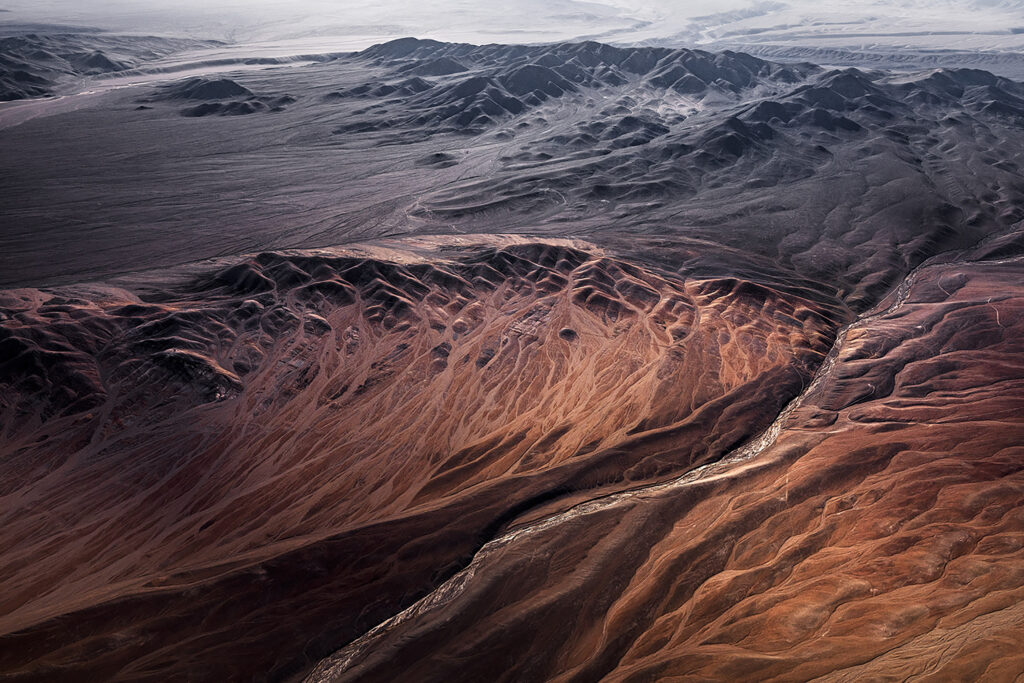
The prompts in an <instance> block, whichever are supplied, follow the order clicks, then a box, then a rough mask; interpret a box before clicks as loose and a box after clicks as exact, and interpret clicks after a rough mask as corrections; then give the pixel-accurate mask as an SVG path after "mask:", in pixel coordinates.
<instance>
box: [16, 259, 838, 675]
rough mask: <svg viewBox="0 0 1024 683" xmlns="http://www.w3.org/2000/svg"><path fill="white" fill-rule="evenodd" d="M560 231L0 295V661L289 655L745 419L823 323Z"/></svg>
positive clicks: (130, 667) (814, 359) (89, 667)
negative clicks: (145, 286) (513, 530)
mask: <svg viewBox="0 0 1024 683" xmlns="http://www.w3.org/2000/svg"><path fill="white" fill-rule="evenodd" d="M434 246H436V245H434ZM580 246H584V245H575V246H574V245H571V244H568V243H555V244H528V243H527V244H515V243H511V244H504V245H502V244H499V245H498V246H487V245H485V246H478V247H474V248H462V249H454V248H441V250H440V251H437V250H436V249H435V250H433V251H428V253H427V254H426V255H422V256H416V255H415V254H414V253H412V252H397V251H395V252H389V253H386V254H385V255H386V256H387V257H388V258H376V257H366V256H365V255H364V256H361V257H357V256H355V255H353V254H351V253H341V252H319V253H315V254H314V253H291V254H263V255H260V256H258V257H255V258H253V259H250V260H247V261H245V262H242V263H238V264H236V265H234V266H231V267H228V268H224V269H222V270H220V271H218V272H217V273H216V274H209V273H207V274H202V275H201V276H199V277H198V279H196V280H194V281H192V282H191V283H190V284H189V285H188V286H176V287H175V288H172V289H171V290H167V291H163V292H158V293H153V292H152V291H151V290H150V293H149V294H146V295H145V296H144V297H143V298H141V299H140V298H139V297H138V296H136V295H135V294H133V293H132V292H130V291H128V290H126V289H123V288H121V289H115V288H109V287H91V288H69V289H66V290H62V291H53V292H46V291H39V290H20V291H11V292H6V293H5V294H4V310H5V318H4V320H3V326H2V330H3V335H4V337H3V339H2V340H0V343H2V344H4V345H5V350H7V351H9V353H5V356H4V357H5V358H7V359H8V360H7V361H6V362H5V363H4V364H3V366H2V373H3V374H2V377H3V383H4V385H5V391H4V393H3V398H2V399H0V400H3V401H4V403H3V406H4V409H3V411H2V433H3V436H4V439H3V442H4V444H5V447H4V453H3V457H2V465H0V467H2V468H3V471H2V474H3V481H4V482H5V489H4V491H3V497H2V498H0V522H2V524H0V543H2V544H3V546H4V547H6V548H9V549H11V550H9V551H8V552H6V553H5V554H4V556H3V558H2V564H0V588H2V591H0V595H2V596H3V597H2V598H0V601H2V612H3V614H4V615H5V616H4V617H3V618H2V619H0V630H2V632H4V633H7V634H8V635H6V636H3V637H2V638H0V652H2V654H0V671H4V672H7V673H10V674H13V675H16V676H25V677H29V678H32V677H44V678H45V677H48V676H61V677H69V678H75V677H77V678H95V677H113V678H125V679H130V678H152V679H166V678H168V677H172V678H173V677H187V678H190V679H197V678H205V679H222V678H224V677H246V676H249V675H254V676H265V677H271V678H273V677H278V676H282V675H285V674H287V673H290V672H295V671H299V670H301V669H302V668H303V667H304V666H306V665H307V660H315V658H317V657H320V656H324V655H326V654H327V653H329V652H330V651H331V650H332V649H334V648H336V647H338V646H340V645H342V644H343V643H345V642H346V641H347V640H349V639H351V638H353V637H355V636H356V635H358V634H359V633H360V632H361V631H362V630H365V629H366V628H368V627H369V626H371V625H372V624H373V623H375V622H376V621H379V620H380V619H382V618H384V617H385V616H387V615H389V614H391V613H393V612H394V611H395V610H397V609H398V608H400V607H401V606H403V605H405V604H408V603H409V602H410V601H411V600H413V599H414V598H415V597H416V596H418V595H421V594H423V593H424V592H426V591H428V590H430V589H431V588H432V587H433V586H435V585H436V584H437V583H438V582H439V581H440V580H441V579H442V578H444V577H445V576H446V575H448V574H450V573H451V572H452V571H453V570H454V569H455V568H457V567H458V566H459V565H460V564H461V563H464V562H465V561H466V558H468V557H469V556H470V555H471V554H472V553H473V552H474V551H475V550H476V549H477V548H478V547H479V546H480V544H481V543H483V541H485V540H486V539H487V538H488V537H489V536H490V535H491V534H493V533H494V532H495V530H497V529H498V528H499V527H500V526H501V525H502V524H503V523H504V522H505V521H507V520H509V519H511V518H512V517H514V516H515V515H517V514H519V513H520V512H522V511H524V510H527V509H529V508H530V507H532V506H534V505H536V504H537V503H538V502H541V501H544V500H551V499H557V498H559V497H563V496H566V495H568V494H571V493H573V492H579V491H586V490H591V489H603V490H613V489H614V488H615V487H619V488H621V487H627V486H632V485H635V484H636V483H642V482H644V481H648V480H652V479H657V478H663V477H665V476H668V475H670V474H672V473H674V472H679V471H682V470H685V469H687V468H690V467H692V466H696V465H699V464H701V463H702V462H706V461H709V460H714V459H715V458H717V457H719V456H720V455H721V454H722V453H724V452H726V451H728V450H729V449H730V448H732V447H733V446H735V445H736V444H737V443H740V442H742V441H743V440H744V439H746V438H748V437H749V436H751V435H752V434H754V433H756V430H757V429H758V428H760V427H761V426H763V425H764V423H765V422H767V420H769V419H770V416H771V415H773V414H774V413H775V412H777V411H778V410H779V409H780V408H781V407H782V405H783V404H784V403H785V401H786V400H788V398H790V397H791V396H793V395H795V394H796V393H797V392H798V391H799V390H800V388H801V386H802V385H803V384H804V383H805V382H806V381H807V379H808V377H809V375H810V373H811V372H812V371H813V369H814V367H816V365H817V364H818V363H819V362H820V359H821V357H822V355H823V353H824V351H825V350H826V348H827V346H828V344H829V342H830V335H831V333H832V331H833V330H834V329H835V325H836V322H837V320H836V319H837V317H838V315H841V314H837V313H836V312H835V311H834V310H828V309H826V308H824V307H823V306H822V305H821V304H819V303H813V302H810V301H807V300H804V299H801V298H799V297H797V296H794V295H788V294H783V293H780V292H778V291H775V290H773V289H771V288H769V287H767V286H764V285H757V284H754V283H749V282H743V281H738V280H735V279H717V280H696V279H689V280H683V279H678V278H674V277H667V276H664V275H659V274H657V273H655V272H653V271H650V270H647V269H645V268H643V267H640V266H637V265H634V264H631V263H628V262H625V261H622V260H618V259H615V258H611V257H608V256H602V255H599V254H596V253H592V252H588V251H584V250H582V249H581V248H580ZM417 249H419V250H420V251H422V250H423V246H422V245H419V246H418V247H417Z"/></svg>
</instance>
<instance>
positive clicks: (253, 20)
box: [0, 0, 1024, 49]
mask: <svg viewBox="0 0 1024 683" xmlns="http://www.w3.org/2000/svg"><path fill="white" fill-rule="evenodd" d="M0 8H2V9H5V10H7V12H5V13H4V15H3V17H4V23H12V22H40V23H60V24H67V25H75V26H91V27H97V28H101V29H104V30H110V31H116V32H127V33H154V34H160V35H178V36H188V37H195V38H216V39H222V40H228V41H232V42H262V41H287V40H298V39H309V38H317V37H319V38H324V37H339V38H344V37H352V36H359V37H365V38H366V39H367V40H370V41H371V42H372V39H373V38H374V37H381V38H388V37H393V36H397V35H415V36H417V37H423V38H437V39H441V40H451V41H464V42H477V43H480V42H524V43H538V42H556V41H564V40H581V39H597V40H602V41H605V42H611V43H632V44H695V45H716V44H722V43H729V42H730V41H739V42H743V41H748V40H749V41H755V42H758V43H771V42H778V41H781V42H785V43H788V44H794V43H801V44H810V45H824V44H827V45H842V46H853V47H870V46H872V45H886V46H890V47H893V46H895V47H900V46H921V45H924V46H929V45H931V44H932V43H934V42H935V36H936V35H939V36H945V37H946V38H948V39H949V40H947V42H949V43H951V44H950V45H948V47H950V48H957V47H962V48H965V49H971V48H974V49H995V48H1003V49H1009V48H1017V47H1019V46H1020V45H1021V44H1022V35H1024V34H1022V33H1021V32H1024V2H1020V1H1018V0H945V1H943V2H920V1H917V0H906V1H902V2H901V1H898V0H885V1H880V2H872V3H855V2H852V1H847V0H844V1H842V2H838V3H829V4H828V5H822V4H821V3H813V2H810V1H809V0H798V1H796V2H774V1H766V0H724V1H720V2H711V1H709V0H699V1H697V2H678V1H674V0H654V1H653V2H642V3H641V2H637V1H636V0H592V1H589V2H588V1H582V0H513V1H512V2H511V3H510V4H504V5H502V8H501V9H496V8H495V7H494V6H492V5H487V4H483V3H478V2H470V1H468V0H424V1H423V2H415V3H413V2H409V1H408V0H383V1H382V2H378V3H358V4H347V3H338V2H330V1H327V0H307V1H306V2H303V3H300V4H296V3H288V2H282V1H281V0H256V1H255V2H253V1H249V2H241V1H240V0H220V1H218V2H200V1H199V0H185V2H179V3H169V2H140V1H138V0H108V1H106V2H100V3H90V4H83V3H78V2H69V1H68V0H49V1H47V2H27V1H25V0H13V1H9V2H6V3H4V4H2V5H0Z"/></svg>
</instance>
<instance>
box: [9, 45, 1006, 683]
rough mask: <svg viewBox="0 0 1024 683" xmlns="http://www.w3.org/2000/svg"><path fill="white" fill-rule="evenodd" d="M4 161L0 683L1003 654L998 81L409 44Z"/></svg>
mask: <svg viewBox="0 0 1024 683" xmlns="http://www.w3.org/2000/svg"><path fill="white" fill-rule="evenodd" d="M267 93H290V94H289V95H283V94H276V95H275V94H267ZM140 101H144V102H145V103H146V104H145V106H144V107H142V108H140V107H139V106H138V104H139V102H140ZM182 107H186V109H184V110H183V109H182ZM257 111H265V112H271V111H272V112H274V114H273V115H267V116H244V117H239V116H230V115H228V114H238V113H254V112H257ZM183 113H184V114H186V115H185V116H183V115H182V114H183ZM83 131H87V132H88V134H83ZM0 148H2V149H4V150H5V151H4V154H5V158H6V159H8V160H9V161H10V164H9V169H10V172H9V173H6V174H4V175H2V176H0V210H2V212H3V215H4V217H5V220H6V221H7V224H6V227H5V230H4V231H2V233H0V266H2V267H0V279H2V282H3V285H4V286H5V287H7V288H6V289H4V290H0V435H2V436H0V547H3V548H5V549H6V550H5V551H4V552H3V553H2V554H0V677H4V678H5V679H10V680H26V681H28V680H32V681H35V680H40V681H43V680H83V681H91V680H132V681H141V680H211V681H213V680H217V681H220V680H250V679H251V680H295V679H298V678H302V677H307V676H308V680H311V681H327V680H362V681H379V680H418V681H419V680H422V681H453V680H454V681H479V680H516V681H520V680H570V679H571V680H604V679H607V680H621V681H627V680H628V681H647V680H657V679H665V678H673V679H679V680H722V681H735V680H780V681H783V680H784V681H796V680H810V679H813V678H826V679H831V680H875V679H878V680H889V679H890V678H893V677H899V678H900V679H903V678H910V677H915V676H919V677H922V678H927V677H929V676H930V677H931V679H932V680H990V681H1003V680H1013V679H1014V677H1015V676H1018V675H1020V674H1021V672H1022V671H1024V664H1022V662H1021V659H1020V655H1019V652H1018V650H1019V648H1018V643H1019V641H1020V639H1021V638H1022V637H1024V628H1022V624H1024V619H1022V614H1024V607H1022V605H1024V603H1022V599H1024V556H1022V548H1024V542H1022V539H1024V478H1022V477H1024V474H1022V473H1024V451H1022V449H1021V443H1022V441H1021V440H1022V437H1024V423H1022V416H1024V361H1022V358H1024V356H1022V352H1024V349H1022V347H1021V342H1020V339H1021V333H1022V330H1021V329H1020V328H1021V327H1022V325H1024V322H1022V321H1024V317H1022V313H1024V288H1022V284H1021V283H1022V282H1024V280H1022V275H1024V203H1022V202H1024V175H1022V168H1024V167H1022V164H1024V85H1022V84H1020V83H1017V82H1014V81H1011V80H1007V79H1005V78H1000V77H997V76H994V75H992V74H989V73H987V72H983V71H976V70H968V69H943V70H933V71H928V72H923V73H893V72H882V71H862V70H857V69H841V70H830V69H824V68H821V67H818V66H815V65H812V64H782V63H775V62H770V61H765V60H761V59H757V58H754V57H751V56H749V55H744V54H740V53H733V52H723V53H718V54H715V53H708V52H703V51H699V50H688V49H663V48H615V47H610V46H606V45H601V44H599V43H592V42H591V43H581V44H560V45H544V46H508V45H487V46H473V45H462V44H447V43H438V42H435V41H426V40H416V39H403V40H398V41H393V42H390V43H386V44H382V45H378V46H374V47H372V48H370V49H368V50H365V51H362V52H359V53H353V54H348V55H344V56H341V57H338V58H336V59H335V58H332V59H324V60H320V61H319V62H318V63H316V64H310V65H305V66H294V67H289V68H287V69H273V70H268V71H248V72H245V73H242V72H239V73H231V74H225V75H207V76H202V77H196V78H190V79H184V80H175V81H174V82H170V83H168V84H150V85H146V86H144V87H142V88H136V89H128V90H127V91H125V92H113V93H109V94H107V95H105V96H104V97H103V98H102V99H100V100H98V101H97V102H96V103H93V104H90V105H89V106H83V107H81V108H79V109H76V110H74V111H69V112H67V113H62V114H56V115H53V116H43V117H39V118H35V119H32V120H30V121H28V122H26V123H22V124H21V125H18V126H16V127H14V128H9V129H0ZM72 160H73V163H72Z"/></svg>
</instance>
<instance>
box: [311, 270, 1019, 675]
mask: <svg viewBox="0 0 1024 683" xmlns="http://www.w3.org/2000/svg"><path fill="white" fill-rule="evenodd" d="M1022 274H1024V263H1022V262H1021V261H1020V260H1019V259H1018V260H1016V261H1009V262H1003V263H999V262H993V263H987V264H985V263H976V264H967V263H963V264H952V265H945V266H935V267H930V268H925V269H923V270H921V271H920V272H919V273H918V274H917V275H916V277H915V279H914V280H913V281H912V286H911V287H910V288H909V291H908V297H907V300H906V303H905V304H903V305H897V306H896V307H895V309H894V310H892V311H891V312H888V313H886V314H884V315H882V316H880V317H877V318H876V317H872V318H868V319H867V320H866V321H865V322H864V323H863V324H862V325H859V326H855V327H853V328H851V330H850V332H849V334H848V336H847V338H846V341H845V344H844V345H843V347H842V352H841V354H840V355H839V356H838V360H837V362H836V364H835V366H834V367H833V368H832V369H831V372H830V373H829V375H828V376H827V377H826V378H825V381H824V382H822V383H821V384H820V385H819V388H818V390H816V391H815V392H814V393H812V394H811V395H809V396H808V400H807V401H806V402H805V403H804V404H803V405H802V406H801V407H800V408H799V409H798V410H796V411H795V412H794V413H793V414H792V415H791V416H790V418H789V420H788V422H787V423H786V425H785V428H784V429H783V431H782V432H781V434H780V436H779V438H778V439H777V441H776V442H775V443H774V445H772V446H771V447H770V448H768V449H766V450H765V451H764V452H762V453H760V454H758V455H756V456H755V457H753V458H752V459H749V460H746V461H742V462H733V463H728V464H720V465H716V466H712V467H711V468H708V469H706V470H704V471H703V472H702V473H701V474H700V475H697V476H693V477H689V478H688V479H686V480H683V481H681V482H678V483H677V484H675V485H672V486H667V487H661V488H657V489H653V490H647V491H644V492H641V493H637V494H632V495H624V496H620V497H616V498H612V499H609V500H606V501H604V502H598V503H594V504H589V505H584V506H581V507H580V508H579V509H577V510H576V511H575V512H573V513H569V514H564V515H561V516H559V517H555V518H552V519H550V520H548V521H546V522H545V523H543V524H540V525H536V524H534V525H527V526H525V527H522V528H521V529H519V531H518V532H517V533H515V534H511V535H508V536H506V537H503V538H502V539H500V540H498V541H496V542H494V543H492V544H490V545H488V546H487V547H485V548H484V549H483V551H482V552H481V553H479V554H478V556H477V558H476V560H475V561H474V563H473V564H472V565H471V566H470V568H469V570H467V572H465V573H464V574H462V575H459V576H458V577H456V578H455V579H453V580H452V581H451V582H449V583H447V584H446V585H445V586H444V587H442V589H440V590H439V591H438V592H437V593H435V594H434V595H432V596H431V597H430V598H429V599H427V600H425V601H423V602H422V603H420V604H418V605H417V606H416V607H415V608H413V609H411V610H409V611H408V612H406V613H403V614H402V615H401V616H399V617H398V618H396V619H394V620H392V621H390V622H389V623H387V624H385V625H383V626H382V627H381V628H379V629H377V630H375V631H374V632H372V633H371V634H369V635H368V636H367V637H365V638H363V639H361V640H359V641H357V642H356V643H354V644H353V645H352V646H350V647H349V648H346V649H345V650H343V651H341V652H339V653H338V654H337V655H336V656H335V657H333V658H331V659H330V660H328V661H326V662H324V663H323V664H322V665H321V666H320V667H319V668H318V670H317V671H316V672H315V674H314V675H313V676H312V678H311V680H317V681H322V680H388V679H389V678H393V677H394V676H397V675H398V674H399V673H400V674H401V676H402V677H404V678H406V679H412V680H424V681H432V680H437V681H440V680H460V681H461V680H562V681H564V680H596V679H598V678H605V679H607V680H628V681H647V680H656V679H663V678H671V679H672V680H686V681H691V680H692V681H697V680H786V681H803V680H810V679H813V678H816V677H825V678H826V679H829V680H831V679H835V680H905V679H906V678H907V677H908V676H918V677H920V678H921V679H922V680H935V681H944V680H988V681H1004V680H1011V679H1013V678H1014V677H1015V676H1019V674H1020V672H1021V670H1022V667H1024V660H1022V658H1021V655H1020V650H1019V642H1020V640H1021V638H1022V637H1024V608H1022V604H1024V602H1022V601H1024V446H1022V445H1021V444H1024V360H1022V359H1024V341H1022V339H1024V335H1022V332H1024V287H1022V286H1021V285H1020V282H1021V281H1022V280H1021V275H1022ZM889 303H893V304H899V300H891V301H890V302H889Z"/></svg>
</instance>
